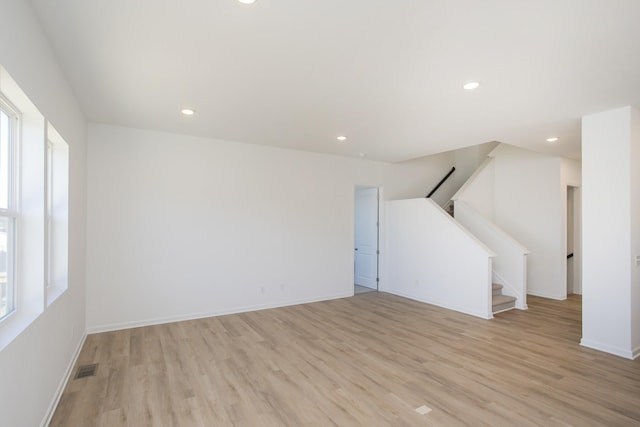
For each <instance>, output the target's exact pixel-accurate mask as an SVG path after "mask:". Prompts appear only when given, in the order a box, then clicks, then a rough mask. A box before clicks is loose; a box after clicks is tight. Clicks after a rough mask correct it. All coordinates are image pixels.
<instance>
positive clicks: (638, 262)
mask: <svg viewBox="0 0 640 427" xmlns="http://www.w3.org/2000/svg"><path fill="white" fill-rule="evenodd" d="M638 266H640V255H636V267H638Z"/></svg>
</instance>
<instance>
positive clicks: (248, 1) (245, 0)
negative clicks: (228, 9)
mask: <svg viewBox="0 0 640 427" xmlns="http://www.w3.org/2000/svg"><path fill="white" fill-rule="evenodd" d="M238 1H239V2H240V3H242V4H251V3H255V2H256V0H238Z"/></svg>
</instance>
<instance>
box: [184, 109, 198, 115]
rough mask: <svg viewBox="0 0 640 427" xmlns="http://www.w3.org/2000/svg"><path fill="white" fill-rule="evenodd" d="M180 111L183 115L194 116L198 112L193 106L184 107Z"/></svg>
mask: <svg viewBox="0 0 640 427" xmlns="http://www.w3.org/2000/svg"><path fill="white" fill-rule="evenodd" d="M180 112H181V113H182V115H183V116H193V115H194V114H195V113H196V110H193V109H191V108H183V109H182V110H180Z"/></svg>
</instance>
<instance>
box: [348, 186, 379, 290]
mask: <svg viewBox="0 0 640 427" xmlns="http://www.w3.org/2000/svg"><path fill="white" fill-rule="evenodd" d="M354 259H355V273H354V283H355V284H356V285H360V286H366V287H367V288H372V289H377V288H378V281H377V279H378V189H377V188H358V189H356V195H355V255H354Z"/></svg>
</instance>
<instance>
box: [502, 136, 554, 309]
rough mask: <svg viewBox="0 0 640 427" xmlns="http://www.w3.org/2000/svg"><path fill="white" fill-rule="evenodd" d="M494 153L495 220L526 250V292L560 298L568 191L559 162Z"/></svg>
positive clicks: (509, 150)
mask: <svg viewBox="0 0 640 427" xmlns="http://www.w3.org/2000/svg"><path fill="white" fill-rule="evenodd" d="M494 155H495V205H494V221H495V223H496V224H498V226H499V227H500V228H502V229H503V230H505V231H506V232H507V233H509V234H510V235H511V236H512V237H513V238H514V239H516V240H517V241H518V242H520V243H521V244H522V245H524V246H525V247H526V248H527V249H529V251H530V254H529V256H528V258H527V271H528V277H527V287H528V293H529V294H532V295H537V296H542V297H546V298H555V299H564V298H566V267H565V265H566V252H565V245H564V242H565V241H566V213H565V211H566V190H565V189H563V188H562V185H561V159H560V158H558V157H549V156H543V155H539V154H537V153H533V152H531V151H527V150H524V149H521V148H517V147H513V146H509V145H506V144H503V145H501V146H500V147H498V149H497V150H496V151H494ZM563 194H564V199H563Z"/></svg>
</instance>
